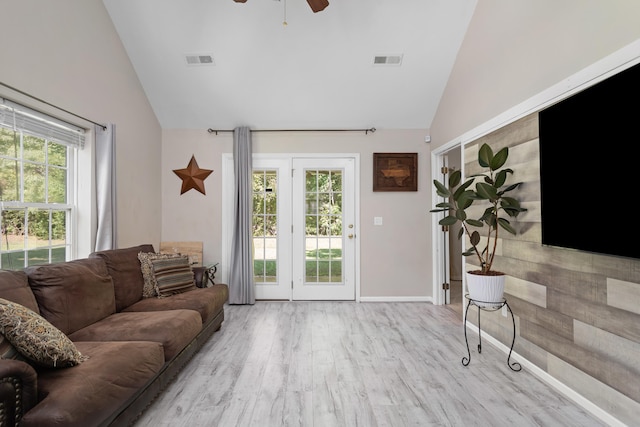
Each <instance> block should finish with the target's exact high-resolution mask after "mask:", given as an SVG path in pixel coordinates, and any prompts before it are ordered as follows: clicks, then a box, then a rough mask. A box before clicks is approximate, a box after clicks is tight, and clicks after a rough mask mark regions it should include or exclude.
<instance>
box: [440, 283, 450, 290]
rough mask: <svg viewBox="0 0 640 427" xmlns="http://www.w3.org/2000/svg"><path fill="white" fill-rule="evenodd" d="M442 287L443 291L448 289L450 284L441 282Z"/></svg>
mask: <svg viewBox="0 0 640 427" xmlns="http://www.w3.org/2000/svg"><path fill="white" fill-rule="evenodd" d="M442 289H444V290H445V291H448V290H449V289H450V286H449V284H448V283H443V284H442Z"/></svg>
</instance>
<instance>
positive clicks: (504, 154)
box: [490, 147, 509, 171]
mask: <svg viewBox="0 0 640 427" xmlns="http://www.w3.org/2000/svg"><path fill="white" fill-rule="evenodd" d="M508 157H509V147H504V148H503V149H502V150H500V151H498V152H497V153H496V155H495V156H493V159H491V162H490V167H491V170H493V171H495V170H498V169H500V168H501V167H502V166H504V164H505V163H506V162H507V158H508Z"/></svg>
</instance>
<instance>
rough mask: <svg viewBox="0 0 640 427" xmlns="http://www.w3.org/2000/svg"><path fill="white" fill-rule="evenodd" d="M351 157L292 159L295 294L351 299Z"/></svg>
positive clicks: (353, 247) (353, 238) (353, 227)
mask: <svg viewBox="0 0 640 427" xmlns="http://www.w3.org/2000/svg"><path fill="white" fill-rule="evenodd" d="M354 163H355V160H354V159H353V158H336V159H326V158H306V159H303V158H298V159H294V160H293V193H292V200H293V202H292V206H293V241H292V244H293V295H292V298H293V299H294V300H354V299H355V264H356V262H355V253H356V244H355V241H356V224H355V217H356V216H355V201H356V197H355V186H354V178H355V173H354V170H355V165H354Z"/></svg>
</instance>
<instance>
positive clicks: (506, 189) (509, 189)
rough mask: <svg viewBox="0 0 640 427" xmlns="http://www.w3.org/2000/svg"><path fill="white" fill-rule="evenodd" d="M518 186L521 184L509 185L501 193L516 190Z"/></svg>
mask: <svg viewBox="0 0 640 427" xmlns="http://www.w3.org/2000/svg"><path fill="white" fill-rule="evenodd" d="M520 184H522V183H521V182H517V183H515V184H511V185H509V186H508V187H507V188H505V189H504V190H503V191H502V192H503V193H506V192H507V191H511V190H514V189H516V188H517V187H518V186H519V185H520Z"/></svg>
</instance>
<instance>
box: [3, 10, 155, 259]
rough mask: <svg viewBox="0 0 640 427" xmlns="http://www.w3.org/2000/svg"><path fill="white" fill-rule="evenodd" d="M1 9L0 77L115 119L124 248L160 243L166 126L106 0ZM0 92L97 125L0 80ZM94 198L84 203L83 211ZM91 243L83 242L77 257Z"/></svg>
mask: <svg viewBox="0 0 640 427" xmlns="http://www.w3.org/2000/svg"><path fill="white" fill-rule="evenodd" d="M0 13H1V14H2V15H1V16H2V18H1V19H2V25H1V30H2V34H3V37H2V43H0V82H3V83H5V84H7V85H9V86H12V87H15V88H17V89H19V90H20V91H23V92H26V93H28V94H31V95H33V96H35V97H38V98H40V99H42V100H44V101H47V102H49V103H52V104H54V105H57V106H59V107H62V108H64V109H66V110H68V111H71V112H73V113H75V114H78V115H80V116H84V117H87V118H89V119H91V120H93V121H97V122H99V123H105V122H111V123H115V124H116V139H117V142H116V144H117V160H116V162H117V175H118V177H117V185H118V200H117V203H118V221H119V223H118V227H119V232H118V241H119V246H120V247H126V246H132V245H137V244H140V243H152V244H155V245H156V247H157V244H158V243H159V242H160V223H161V222H160V216H161V213H160V212H161V211H160V207H161V204H160V194H161V191H160V173H159V172H160V170H159V165H160V146H161V130H160V126H159V124H158V121H157V120H156V117H155V115H154V113H153V111H152V109H151V107H150V105H149V103H148V101H147V99H146V96H145V94H144V92H143V90H142V87H141V85H140V83H139V81H138V78H137V76H136V75H135V72H134V70H133V67H132V66H131V63H130V62H129V59H128V57H127V55H126V52H125V50H124V48H123V46H122V44H121V42H120V39H119V38H118V36H117V34H116V32H115V29H114V28H113V25H112V23H111V20H110V18H109V15H108V14H107V12H106V10H105V8H104V6H103V4H102V2H101V1H100V0H84V1H74V0H57V1H55V2H52V1H46V0H29V1H9V0H2V1H0ZM0 96H4V97H7V98H10V99H14V100H16V101H22V102H23V103H25V104H27V105H28V106H31V107H33V108H36V109H40V110H45V112H49V113H51V114H54V115H59V116H60V118H63V119H67V120H69V121H71V122H74V123H76V124H78V125H80V126H92V125H90V124H89V123H87V122H84V121H82V120H79V119H77V118H74V117H72V116H69V115H65V114H64V113H61V112H59V111H57V110H55V109H51V108H47V107H46V106H44V105H42V104H41V103H38V102H36V101H33V100H32V99H29V98H28V97H24V96H20V94H18V93H16V92H14V91H11V90H9V89H6V88H4V87H2V86H0ZM89 150H90V148H89ZM83 157H84V161H85V162H86V161H90V159H87V158H86V157H87V156H83ZM88 157H89V158H90V156H88ZM86 179H88V178H87V177H86V176H85V177H84V180H86ZM82 184H83V185H84V186H85V187H86V184H87V182H86V181H84V182H83V183H82ZM91 203H92V202H91V201H90V200H86V199H85V200H84V201H83V205H82V206H81V212H82V213H83V215H85V216H86V213H87V212H90V211H91V210H92V209H93V206H90V204H91ZM81 219H82V220H83V221H84V223H85V224H86V223H87V222H89V223H90V222H91V220H90V219H89V218H81ZM87 232H88V231H86V232H85V233H83V234H84V237H86V234H87ZM85 240H86V239H85ZM89 246H90V245H88V244H83V246H82V249H81V251H80V252H79V253H78V256H84V255H86V254H87V253H88V252H89V251H90V250H91V248H90V247H89Z"/></svg>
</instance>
